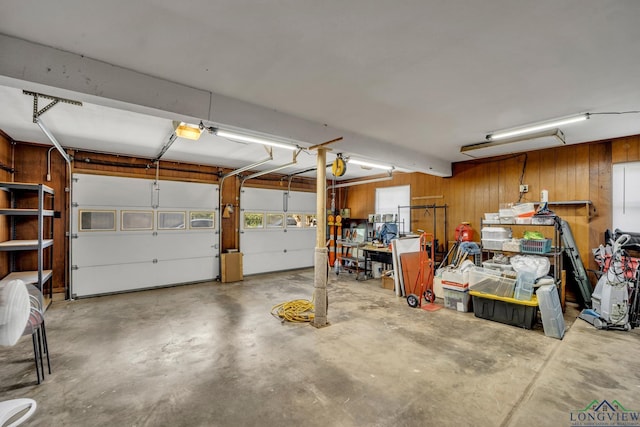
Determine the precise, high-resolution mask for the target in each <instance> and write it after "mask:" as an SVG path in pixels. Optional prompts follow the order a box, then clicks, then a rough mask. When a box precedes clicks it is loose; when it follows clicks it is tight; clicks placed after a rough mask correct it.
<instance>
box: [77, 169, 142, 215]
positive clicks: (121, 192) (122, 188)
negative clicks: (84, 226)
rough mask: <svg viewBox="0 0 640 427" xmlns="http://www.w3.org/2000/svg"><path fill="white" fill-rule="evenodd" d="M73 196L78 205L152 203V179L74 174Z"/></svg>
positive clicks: (134, 204)
mask: <svg viewBox="0 0 640 427" xmlns="http://www.w3.org/2000/svg"><path fill="white" fill-rule="evenodd" d="M73 177H74V179H75V180H76V181H75V184H74V186H73V198H74V200H75V201H77V202H79V204H80V206H81V207H82V206H128V207H131V206H142V207H147V208H150V207H151V205H152V191H153V181H151V180H148V179H133V178H122V177H117V176H103V175H85V174H74V175H73Z"/></svg>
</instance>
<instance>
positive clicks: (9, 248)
mask: <svg viewBox="0 0 640 427" xmlns="http://www.w3.org/2000/svg"><path fill="white" fill-rule="evenodd" d="M0 190H2V191H5V192H7V193H8V196H9V199H10V202H9V207H8V208H0V215H4V216H6V217H7V218H8V219H9V234H10V236H9V240H6V241H4V242H0V251H3V252H9V253H10V256H9V270H10V272H9V274H8V275H7V276H6V277H4V278H3V279H2V281H9V280H13V279H21V280H22V281H24V282H25V283H30V284H34V285H36V286H37V287H38V289H40V291H41V292H42V293H43V294H44V295H48V296H49V298H51V295H52V288H53V287H52V284H51V280H50V279H51V276H52V274H53V270H52V267H51V266H52V264H53V217H54V211H53V196H54V191H53V189H52V188H50V187H47V186H46V185H44V184H28V183H19V182H0ZM25 206H28V207H25ZM30 223H33V224H30ZM22 251H35V252H37V265H36V269H35V270H26V271H23V270H20V269H19V268H18V262H17V255H18V253H19V252H22ZM46 251H49V253H48V254H46V253H45V252H46ZM45 260H46V264H48V265H47V266H45ZM47 284H48V286H45V285H47ZM45 287H46V288H47V289H45Z"/></svg>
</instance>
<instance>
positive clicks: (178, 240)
mask: <svg viewBox="0 0 640 427" xmlns="http://www.w3.org/2000/svg"><path fill="white" fill-rule="evenodd" d="M154 244H155V245H156V247H155V253H156V257H157V258H159V259H160V258H161V259H173V258H189V257H201V256H207V255H210V256H213V255H215V253H217V249H216V247H217V245H218V235H217V234H214V233H207V232H175V233H166V234H158V236H157V237H156V240H155V242H154Z"/></svg>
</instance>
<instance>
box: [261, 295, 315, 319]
mask: <svg viewBox="0 0 640 427" xmlns="http://www.w3.org/2000/svg"><path fill="white" fill-rule="evenodd" d="M314 308H315V306H314V304H313V301H309V300H306V299H295V300H292V301H286V302H283V303H280V304H276V305H274V306H273V307H272V308H271V315H272V316H273V317H276V318H279V319H281V322H282V323H284V322H285V321H287V322H294V323H304V322H311V321H312V320H313V319H314V318H315V313H314Z"/></svg>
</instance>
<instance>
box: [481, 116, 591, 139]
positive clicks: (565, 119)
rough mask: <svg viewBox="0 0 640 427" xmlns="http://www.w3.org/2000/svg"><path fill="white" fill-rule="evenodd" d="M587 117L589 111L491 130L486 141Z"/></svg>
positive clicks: (549, 127)
mask: <svg viewBox="0 0 640 427" xmlns="http://www.w3.org/2000/svg"><path fill="white" fill-rule="evenodd" d="M588 118H589V113H583V114H578V115H576V116H570V117H563V118H560V119H556V120H550V121H546V122H540V123H535V124H532V125H529V126H523V127H519V128H514V129H508V130H504V131H498V132H492V133H490V134H487V136H486V139H487V141H495V140H499V139H507V138H514V137H517V136H520V135H526V134H529V133H534V132H540V131H544V130H547V129H554V128H558V127H560V126H564V125H569V124H572V123H578V122H582V121H584V120H587V119H588Z"/></svg>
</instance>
